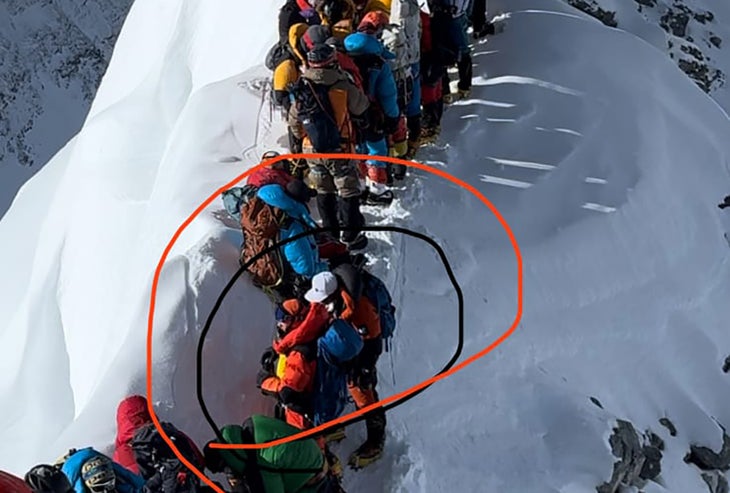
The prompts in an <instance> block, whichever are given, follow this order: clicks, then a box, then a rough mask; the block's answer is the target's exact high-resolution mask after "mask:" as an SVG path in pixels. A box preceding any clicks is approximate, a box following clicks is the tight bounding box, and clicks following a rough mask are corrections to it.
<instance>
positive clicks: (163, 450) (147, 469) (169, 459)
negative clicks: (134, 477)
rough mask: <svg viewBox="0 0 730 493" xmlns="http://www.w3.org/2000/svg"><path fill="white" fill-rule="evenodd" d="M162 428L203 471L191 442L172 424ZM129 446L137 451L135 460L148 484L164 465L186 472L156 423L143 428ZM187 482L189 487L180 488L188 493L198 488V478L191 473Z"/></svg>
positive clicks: (201, 460) (165, 423)
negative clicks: (156, 426)
mask: <svg viewBox="0 0 730 493" xmlns="http://www.w3.org/2000/svg"><path fill="white" fill-rule="evenodd" d="M160 426H161V427H162V429H163V430H164V431H165V434H166V435H167V436H168V437H170V439H171V440H172V441H173V442H174V443H175V446H176V447H177V449H178V450H179V451H180V453H182V455H183V456H184V457H185V458H186V459H187V460H188V461H190V462H191V463H192V464H193V465H195V466H196V467H197V468H198V469H200V470H203V468H204V466H205V464H204V461H203V457H202V454H201V453H200V451H199V450H197V448H196V447H195V445H193V444H192V443H191V442H190V439H189V438H188V437H187V436H186V435H185V434H184V433H182V432H180V431H179V430H178V429H177V428H175V426H173V425H172V424H170V423H167V422H164V421H163V422H161V423H160ZM130 445H131V447H132V450H133V451H134V458H135V460H136V461H137V465H138V466H139V472H140V475H141V476H142V477H143V478H144V479H145V480H148V479H150V478H151V477H153V476H154V475H155V473H157V472H158V471H159V469H160V466H161V465H166V466H174V467H172V468H173V469H177V468H180V470H186V469H187V468H186V467H185V466H184V465H183V464H182V463H181V461H180V459H178V457H177V456H176V455H175V453H174V452H173V451H172V449H170V447H169V446H168V445H167V442H165V440H164V439H163V438H162V436H161V435H160V434H159V432H158V431H157V428H155V425H154V423H148V424H146V425H144V426H141V427H140V428H139V429H138V430H137V431H136V432H135V434H134V437H132V441H131V442H130ZM186 482H187V483H188V484H187V485H184V486H186V487H183V488H181V489H183V490H185V491H191V490H194V489H195V487H196V486H197V485H199V481H198V478H197V476H195V474H193V473H192V472H188V473H187V481H186ZM181 486H182V485H181Z"/></svg>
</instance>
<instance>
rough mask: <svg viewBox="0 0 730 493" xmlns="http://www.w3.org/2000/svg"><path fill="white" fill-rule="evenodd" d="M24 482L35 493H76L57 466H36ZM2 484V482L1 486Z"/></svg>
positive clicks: (19, 490) (19, 492)
mask: <svg viewBox="0 0 730 493" xmlns="http://www.w3.org/2000/svg"><path fill="white" fill-rule="evenodd" d="M24 480H25V484H27V485H28V486H29V487H30V490H31V491H32V492H33V493H74V489H73V487H72V486H71V483H69V481H68V478H67V477H66V475H65V474H64V473H63V472H61V469H59V468H58V467H56V466H51V465H48V464H39V465H37V466H34V467H33V468H31V470H30V471H28V472H27V473H26V474H25V478H24ZM1 483H2V482H1V481H0V486H1ZM0 491H17V492H18V493H21V492H22V491H23V490H22V489H20V488H18V489H17V490H15V489H8V490H5V489H3V488H0Z"/></svg>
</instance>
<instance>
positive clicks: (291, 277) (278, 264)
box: [241, 180, 327, 302]
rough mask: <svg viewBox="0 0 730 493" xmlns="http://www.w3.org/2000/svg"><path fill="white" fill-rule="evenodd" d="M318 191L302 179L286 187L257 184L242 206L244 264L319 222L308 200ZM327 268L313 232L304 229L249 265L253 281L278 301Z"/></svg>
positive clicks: (293, 295)
mask: <svg viewBox="0 0 730 493" xmlns="http://www.w3.org/2000/svg"><path fill="white" fill-rule="evenodd" d="M315 193H316V192H314V190H312V189H311V188H309V187H308V186H307V185H305V184H304V182H302V181H301V180H292V181H290V182H289V183H288V184H287V186H286V188H284V187H282V186H281V185H278V184H274V183H272V184H270V185H265V186H263V187H261V188H260V189H258V191H257V192H256V194H255V196H254V197H253V198H251V199H250V200H249V201H248V202H246V203H245V204H244V205H243V206H242V207H241V228H242V230H243V235H244V243H243V251H242V253H241V262H242V265H244V264H245V263H247V262H249V261H250V260H251V259H253V258H254V257H255V256H256V255H258V254H260V253H261V252H263V251H266V250H267V248H269V247H270V245H271V244H272V243H275V242H278V241H284V240H287V239H289V238H292V237H294V236H296V235H299V234H301V233H304V232H306V231H308V230H310V229H312V228H315V227H317V223H315V222H314V220H313V219H312V217H311V216H310V214H309V209H308V208H307V205H306V204H307V202H308V201H309V200H310V199H311V198H312V197H313V196H314V195H315ZM326 268H327V264H326V263H325V262H323V261H322V260H320V257H319V249H318V246H317V243H316V240H315V238H314V236H313V235H305V236H302V237H300V238H298V239H296V240H294V241H290V242H289V243H286V244H284V245H282V246H281V247H279V248H277V249H274V250H269V251H268V253H267V254H265V255H263V256H259V258H258V259H257V261H255V262H253V263H252V264H251V265H250V266H249V268H248V271H249V274H250V275H251V277H252V280H253V282H254V284H256V285H257V286H259V287H261V288H262V289H264V290H265V291H266V292H267V293H268V294H270V295H271V296H272V298H273V299H274V300H275V301H277V302H279V301H283V300H285V299H288V298H292V297H296V296H298V295H299V294H300V290H301V289H302V287H303V286H304V285H305V284H306V282H307V280H308V279H310V278H311V277H312V276H314V275H315V274H317V273H318V272H322V271H323V270H325V269H326Z"/></svg>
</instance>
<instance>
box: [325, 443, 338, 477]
mask: <svg viewBox="0 0 730 493" xmlns="http://www.w3.org/2000/svg"><path fill="white" fill-rule="evenodd" d="M324 458H325V460H326V461H327V466H328V467H329V473H330V474H331V475H332V476H334V477H335V478H337V480H338V481H342V462H340V458H339V457H337V456H336V455H335V454H334V453H333V452H332V451H331V450H330V449H329V447H328V446H327V445H325V446H324Z"/></svg>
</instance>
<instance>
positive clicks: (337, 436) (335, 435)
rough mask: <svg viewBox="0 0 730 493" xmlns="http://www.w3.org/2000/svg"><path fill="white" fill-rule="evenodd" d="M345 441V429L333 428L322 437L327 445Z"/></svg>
mask: <svg viewBox="0 0 730 493" xmlns="http://www.w3.org/2000/svg"><path fill="white" fill-rule="evenodd" d="M344 439H345V427H344V426H341V427H340V428H335V429H334V430H332V431H330V432H329V433H327V434H326V435H325V436H324V440H325V441H326V442H327V443H332V442H335V443H338V442H341V441H342V440H344Z"/></svg>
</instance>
